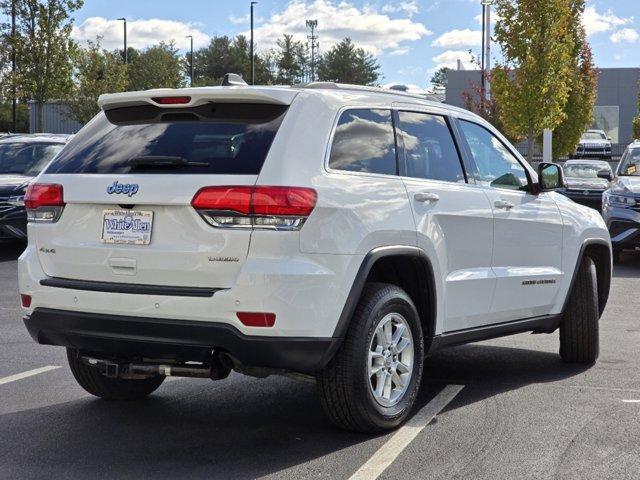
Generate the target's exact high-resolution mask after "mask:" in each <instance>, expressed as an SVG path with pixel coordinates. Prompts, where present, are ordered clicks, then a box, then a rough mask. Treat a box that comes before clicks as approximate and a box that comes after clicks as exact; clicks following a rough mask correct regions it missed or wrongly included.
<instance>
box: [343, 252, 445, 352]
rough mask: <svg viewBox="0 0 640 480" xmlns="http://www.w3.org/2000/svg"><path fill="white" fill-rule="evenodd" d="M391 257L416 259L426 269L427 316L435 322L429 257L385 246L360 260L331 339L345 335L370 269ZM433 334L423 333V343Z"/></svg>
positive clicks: (434, 293)
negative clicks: (383, 259) (385, 258)
mask: <svg viewBox="0 0 640 480" xmlns="http://www.w3.org/2000/svg"><path fill="white" fill-rule="evenodd" d="M392 256H404V257H414V258H416V259H419V260H421V262H422V264H423V265H424V266H425V267H426V269H425V270H426V271H425V274H426V278H427V283H428V285H427V291H426V292H425V294H426V295H427V298H428V300H429V315H430V318H431V320H432V321H433V323H434V324H435V321H436V314H437V304H436V291H435V285H436V284H435V277H434V274H433V266H432V265H431V261H430V260H429V257H428V256H427V254H426V253H425V252H424V250H422V249H420V248H418V247H410V246H402V245H395V246H387V247H378V248H374V249H373V250H371V251H370V252H369V253H367V255H366V256H365V257H364V259H363V260H362V263H361V264H360V268H359V269H358V273H357V274H356V278H355V280H354V281H353V285H352V286H351V290H350V291H349V295H348V296H347V301H346V302H345V304H344V307H343V309H342V313H341V314H340V318H339V319H338V324H337V326H336V329H335V330H334V332H333V338H339V339H342V338H344V336H345V335H346V333H347V329H348V328H349V324H350V322H351V317H352V316H353V312H354V311H355V309H356V306H357V305H358V301H359V300H360V296H361V295H362V291H363V290H364V286H365V284H366V282H367V277H368V276H369V273H370V272H371V269H372V268H373V266H374V265H375V263H376V262H377V261H378V260H380V259H381V258H384V257H392ZM432 334H433V332H425V333H424V336H425V342H427V341H428V340H429V339H430V338H431V336H432Z"/></svg>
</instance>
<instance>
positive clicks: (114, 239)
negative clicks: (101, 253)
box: [102, 210, 153, 245]
mask: <svg viewBox="0 0 640 480" xmlns="http://www.w3.org/2000/svg"><path fill="white" fill-rule="evenodd" d="M152 226H153V212H149V211H139V210H103V212H102V241H103V242H104V243H116V244H124V245H149V242H150V241H151V227H152Z"/></svg>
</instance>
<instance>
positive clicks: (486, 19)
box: [481, 0, 493, 100]
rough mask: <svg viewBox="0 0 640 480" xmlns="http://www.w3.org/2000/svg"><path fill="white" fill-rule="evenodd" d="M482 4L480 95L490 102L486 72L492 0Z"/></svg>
mask: <svg viewBox="0 0 640 480" xmlns="http://www.w3.org/2000/svg"><path fill="white" fill-rule="evenodd" d="M481 3H482V55H481V57H482V95H483V100H484V99H486V100H490V99H491V93H490V85H489V79H488V78H487V72H489V71H490V70H491V5H492V4H493V0H481Z"/></svg>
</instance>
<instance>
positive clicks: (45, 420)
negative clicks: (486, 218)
mask: <svg viewBox="0 0 640 480" xmlns="http://www.w3.org/2000/svg"><path fill="white" fill-rule="evenodd" d="M584 370H585V368H584V367H576V366H568V365H566V364H563V363H562V362H561V361H560V359H559V357H558V355H556V354H552V353H546V352H538V351H531V350H523V349H517V348H505V347H496V346H488V345H468V346H462V347H456V348H452V349H449V350H444V351H442V352H439V353H438V354H436V355H434V356H433V357H431V358H430V359H429V360H428V361H427V363H426V365H425V373H426V379H425V382H424V384H423V388H422V390H421V392H420V395H419V399H418V405H417V408H416V411H417V410H418V409H419V408H420V407H422V406H423V405H425V404H426V403H428V402H429V401H430V400H431V398H433V396H434V395H435V394H437V393H438V392H439V391H440V390H441V388H442V386H443V385H444V384H446V383H456V384H464V385H466V386H467V388H465V389H464V390H463V391H462V392H461V393H460V395H459V396H458V397H457V398H456V400H454V402H453V403H452V404H451V406H450V407H449V409H457V408H462V407H464V406H466V405H469V404H472V403H475V402H479V401H482V400H484V399H486V398H489V397H492V396H494V395H497V394H499V393H502V392H505V391H508V390H515V389H518V388H520V387H523V386H526V385H529V384H532V383H540V382H552V381H557V380H561V379H564V378H568V377H571V376H573V375H576V374H579V373H581V372H583V371H584ZM0 438H2V442H0V458H2V459H3V461H2V462H0V463H1V464H2V466H0V472H2V471H3V469H4V470H6V471H5V474H7V475H9V477H8V478H11V477H16V476H20V477H21V478H30V477H38V476H40V475H45V473H46V475H47V476H50V477H52V478H56V477H62V476H65V477H75V478H85V477H89V476H91V477H92V478H101V477H109V478H139V477H145V478H148V477H152V478H157V477H164V478H183V477H186V476H189V477H190V478H201V477H207V478H256V477H260V476H264V475H269V474H277V473H280V472H282V470H284V469H287V468H289V467H294V466H299V465H303V464H305V463H306V462H309V461H312V460H316V459H320V460H319V461H320V462H322V461H326V467H325V468H326V473H328V474H329V476H332V477H333V476H337V477H342V476H343V475H342V472H343V471H344V473H345V475H344V476H348V475H349V474H350V473H352V472H353V471H354V470H355V469H357V467H359V466H360V465H361V464H362V463H363V462H364V461H366V460H367V459H368V457H369V456H370V455H372V454H373V452H375V450H376V449H377V448H378V447H379V446H380V445H381V444H382V443H383V442H384V440H385V438H384V437H371V436H367V435H360V434H353V433H347V432H342V431H339V430H336V429H335V428H334V427H333V426H332V425H331V424H330V423H329V422H328V420H327V419H326V418H325V417H324V415H323V412H322V409H321V407H320V404H319V401H318V398H317V395H316V391H315V386H314V385H312V384H309V383H303V382H297V381H293V380H289V379H286V378H279V377H271V378H269V379H267V380H256V379H247V378H244V377H241V376H240V375H233V376H232V377H231V378H229V379H228V380H225V381H222V382H219V383H215V384H208V383H206V382H192V381H182V380H180V381H172V382H165V385H163V386H162V387H161V389H160V390H159V391H158V393H157V394H155V395H153V396H151V397H150V398H149V399H147V400H145V401H142V402H137V403H133V402H132V403H115V402H105V401H102V400H97V399H93V398H88V397H84V398H82V399H79V400H74V401H70V402H66V403H61V404H57V405H52V406H48V407H43V408H38V409H34V410H28V411H22V412H18V413H12V414H6V415H3V416H2V417H1V420H0ZM365 442H369V443H367V444H366V445H362V448H361V449H358V448H356V449H349V450H345V449H347V448H348V447H352V446H357V445H358V444H364V443H365ZM342 450H344V451H343V452H341V451H342ZM329 454H335V455H334V456H333V457H329V458H328V459H322V458H321V457H324V456H326V455H329ZM360 457H362V458H360ZM303 468H304V467H303Z"/></svg>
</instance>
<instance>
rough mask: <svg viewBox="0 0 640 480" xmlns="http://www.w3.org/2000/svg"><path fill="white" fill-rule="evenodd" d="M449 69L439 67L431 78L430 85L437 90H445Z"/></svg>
mask: <svg viewBox="0 0 640 480" xmlns="http://www.w3.org/2000/svg"><path fill="white" fill-rule="evenodd" d="M449 70H450V68H449V67H440V68H439V69H438V70H436V72H435V73H434V74H433V76H432V77H431V85H433V86H434V87H439V88H446V86H447V74H448V73H449Z"/></svg>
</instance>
